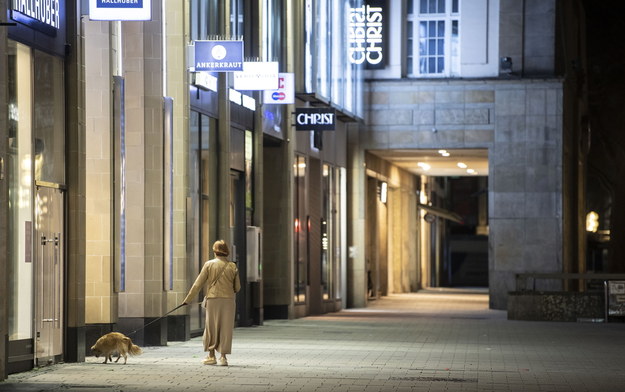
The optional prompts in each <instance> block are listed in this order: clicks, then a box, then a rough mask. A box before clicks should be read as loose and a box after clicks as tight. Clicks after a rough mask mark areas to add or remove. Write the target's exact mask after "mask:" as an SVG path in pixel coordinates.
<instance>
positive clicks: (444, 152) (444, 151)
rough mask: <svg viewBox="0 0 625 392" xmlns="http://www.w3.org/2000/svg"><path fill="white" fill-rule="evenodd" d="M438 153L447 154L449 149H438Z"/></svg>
mask: <svg viewBox="0 0 625 392" xmlns="http://www.w3.org/2000/svg"><path fill="white" fill-rule="evenodd" d="M438 153H439V154H441V155H445V154H447V150H438Z"/></svg>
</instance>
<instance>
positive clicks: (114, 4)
mask: <svg viewBox="0 0 625 392" xmlns="http://www.w3.org/2000/svg"><path fill="white" fill-rule="evenodd" d="M96 4H97V5H98V8H143V0H96Z"/></svg>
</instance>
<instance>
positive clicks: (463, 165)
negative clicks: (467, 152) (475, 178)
mask: <svg viewBox="0 0 625 392" xmlns="http://www.w3.org/2000/svg"><path fill="white" fill-rule="evenodd" d="M458 167H459V168H461V169H466V168H467V164H466V163H464V162H458Z"/></svg>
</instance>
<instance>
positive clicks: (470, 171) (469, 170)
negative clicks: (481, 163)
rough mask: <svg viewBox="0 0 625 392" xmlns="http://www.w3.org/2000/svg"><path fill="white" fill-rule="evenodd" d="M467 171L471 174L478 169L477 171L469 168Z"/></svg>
mask: <svg viewBox="0 0 625 392" xmlns="http://www.w3.org/2000/svg"><path fill="white" fill-rule="evenodd" d="M467 173H469V174H473V173H476V171H475V170H473V169H467Z"/></svg>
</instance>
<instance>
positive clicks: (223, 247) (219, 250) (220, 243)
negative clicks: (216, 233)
mask: <svg viewBox="0 0 625 392" xmlns="http://www.w3.org/2000/svg"><path fill="white" fill-rule="evenodd" d="M213 252H215V256H224V257H225V256H228V255H229V254H230V249H228V245H227V244H226V241H224V240H217V241H215V243H214V244H213Z"/></svg>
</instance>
